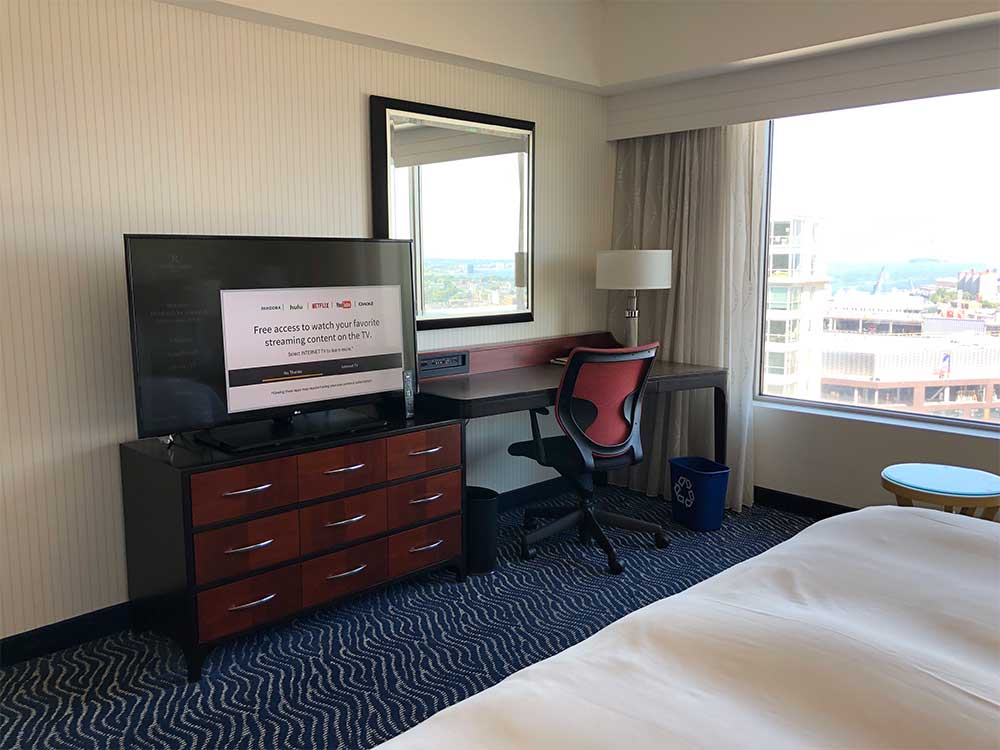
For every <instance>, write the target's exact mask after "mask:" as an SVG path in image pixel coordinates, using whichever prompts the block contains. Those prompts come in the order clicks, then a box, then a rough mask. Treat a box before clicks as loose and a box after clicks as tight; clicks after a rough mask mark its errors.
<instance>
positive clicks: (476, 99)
mask: <svg viewBox="0 0 1000 750" xmlns="http://www.w3.org/2000/svg"><path fill="white" fill-rule="evenodd" d="M374 93H377V94H382V95H386V96H391V97H400V98H405V99H415V100H418V101H425V102H431V103H435V104H442V105H446V106H453V107H460V108H464V109H472V110H479V111H484V112H491V113H497V114H503V115H509V116H512V117H517V118H523V119H528V120H534V121H535V122H536V123H537V175H536V180H537V182H536V190H537V198H536V212H537V219H536V222H537V223H536V247H537V261H536V262H537V266H536V274H537V276H536V278H537V284H538V286H537V291H536V306H537V310H536V318H537V319H536V322H534V323H532V324H517V325H510V326H496V327H488V328H471V329H461V330H458V331H436V332H427V333H423V334H421V336H420V341H419V344H420V347H421V348H424V349H428V348H439V347H446V346H454V345H461V344H474V343H486V342H490V341H498V340H511V339H517V338H529V337H537V336H547V335H555V334H560V333H570V332H576V331H584V330H591V329H599V328H602V327H603V324H604V304H603V298H602V297H601V296H599V293H598V292H595V291H594V290H593V289H592V279H593V276H592V273H593V271H592V263H593V260H592V258H593V253H594V251H595V250H597V249H599V248H605V247H607V246H608V243H609V242H610V227H609V224H610V206H611V200H610V194H611V184H612V171H613V154H612V147H611V146H610V145H609V144H607V143H606V140H605V108H604V103H603V101H602V100H601V99H600V98H598V97H596V96H592V95H589V94H583V93H579V92H574V91H569V90H562V89H558V88H553V87H548V86H545V85H541V84H535V83H529V82H525V81H521V80H516V79H513V78H507V77H503V76H499V75H494V74H490V73H485V72H481V71H474V70H470V69H465V68H462V67H456V66H452V65H447V64H443V63H437V62H432V61H427V60H420V59H415V58H408V57H405V56H401V55H399V54H395V53H389V52H384V51H379V50H374V49H369V48H365V47H361V46H355V45H351V44H346V43H343V42H338V41H334V40H330V39H325V38H320V37H315V36H310V35H305V34H301V33H296V32H291V31H285V30H280V29H276V28H271V27H268V26H262V25H256V24H252V23H248V22H244V21H240V20H236V19H232V18H227V17H223V16H217V15H211V14H208V13H203V12H199V11H195V10H190V9H186V8H181V7H177V6H173V5H166V4H161V3H157V2H152V0H63V1H60V0H0V133H2V144H0V163H2V165H3V166H2V167H0V305H2V308H3V309H2V314H0V352H2V359H0V637H2V636H6V635H11V634H14V633H18V632H21V631H24V630H27V629H30V628H34V627H38V626H41V625H45V624H47V623H51V622H54V621H58V620H62V619H65V618H68V617H72V616H74V615H78V614H81V613H84V612H88V611H92V610H95V609H99V608H101V607H105V606H108V605H112V604H116V603H119V602H122V601H124V600H125V599H126V596H127V592H126V582H125V559H124V545H123V537H122V514H121V499H120V492H119V474H118V456H117V444H118V442H119V441H122V440H126V439H129V438H131V437H133V436H134V431H135V422H134V415H133V407H132V386H131V372H130V358H129V343H128V330H127V307H126V299H125V277H124V268H123V259H122V256H123V253H122V234H123V233H125V232H200V233H211V234H216V233H229V234H301V235H335V236H336V235H339V236H365V235H367V234H369V228H370V215H369V200H370V199H369V185H368V120H367V96H368V95H369V94H374ZM525 428H526V417H524V416H523V415H511V416H509V417H503V418H496V419H492V420H482V421H480V422H475V423H473V426H472V429H471V434H470V441H469V453H470V457H471V461H472V466H471V471H470V480H471V481H473V482H478V483H485V484H489V485H492V486H494V487H497V488H498V489H509V488H511V487H515V486H518V485H520V484H524V483H528V482H532V481H537V480H538V479H541V478H544V477H546V476H548V475H546V474H542V473H540V472H539V471H537V470H532V469H531V467H530V464H529V463H528V462H526V461H524V460H517V459H511V458H509V457H507V456H506V454H505V453H503V449H504V448H505V446H506V444H507V443H509V442H510V441H511V440H513V439H521V438H523V437H524V436H525V435H526V434H527V430H526V429H525Z"/></svg>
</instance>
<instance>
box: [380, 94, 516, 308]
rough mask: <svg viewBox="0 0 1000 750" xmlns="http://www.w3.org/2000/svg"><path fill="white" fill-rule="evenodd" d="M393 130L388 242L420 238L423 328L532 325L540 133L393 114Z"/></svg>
mask: <svg viewBox="0 0 1000 750" xmlns="http://www.w3.org/2000/svg"><path fill="white" fill-rule="evenodd" d="M373 123H374V119H373ZM385 123H386V137H387V138H386V140H387V144H386V145H387V150H388V153H387V155H386V156H387V165H386V166H387V173H388V174H387V180H388V183H389V184H388V185H387V190H386V198H387V202H388V206H387V207H386V208H387V214H388V215H387V217H386V218H387V219H388V236H389V237H391V238H394V239H412V240H413V244H414V253H415V259H414V260H415V262H414V269H415V273H416V276H417V278H416V279H415V282H416V283H415V286H416V295H415V300H416V306H417V320H418V326H419V327H421V328H440V327H450V326H455V325H477V324H487V323H497V322H508V321H515V320H531V319H532V316H531V301H532V295H531V267H532V264H531V252H532V241H531V240H532V231H531V227H532V223H531V222H532V216H531V212H532V195H531V187H532V174H531V172H532V166H533V165H532V152H533V145H534V144H533V131H532V130H531V129H526V128H515V127H507V126H502V125H498V124H491V123H487V122H476V121H471V120H466V119H457V118H452V117H443V116H436V115H431V114H423V113H419V112H413V111H409V110H403V109H395V108H386V110H385ZM525 124H527V125H529V126H531V123H525ZM375 136H376V134H375V133H374V132H373V141H374V139H375Z"/></svg>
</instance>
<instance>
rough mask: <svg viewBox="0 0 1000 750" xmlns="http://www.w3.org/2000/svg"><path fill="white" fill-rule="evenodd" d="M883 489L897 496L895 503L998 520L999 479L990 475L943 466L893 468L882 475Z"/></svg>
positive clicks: (907, 465) (914, 465) (920, 465)
mask: <svg viewBox="0 0 1000 750" xmlns="http://www.w3.org/2000/svg"><path fill="white" fill-rule="evenodd" d="M882 486H883V487H884V488H885V489H887V490H888V491H889V492H891V493H892V494H893V495H895V496H896V503H897V504H899V505H904V506H912V505H913V503H915V502H919V503H930V504H931V505H941V506H944V510H945V512H946V513H952V512H954V511H955V510H956V509H958V510H959V511H960V512H961V513H962V514H963V515H966V516H975V515H976V509H977V508H981V509H982V514H981V517H982V518H985V519H986V520H988V521H992V520H993V519H994V518H996V515H997V509H998V508H1000V477H998V476H997V475H996V474H991V473H989V472H988V471H980V470H979V469H966V468H963V467H961V466H945V465H943V464H893V465H892V466H887V467H886V468H885V469H884V470H883V471H882Z"/></svg>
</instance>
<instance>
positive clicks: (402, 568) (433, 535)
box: [389, 516, 462, 578]
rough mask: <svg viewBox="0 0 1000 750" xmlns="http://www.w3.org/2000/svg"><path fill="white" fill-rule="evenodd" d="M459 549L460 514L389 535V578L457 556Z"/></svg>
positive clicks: (460, 545)
mask: <svg viewBox="0 0 1000 750" xmlns="http://www.w3.org/2000/svg"><path fill="white" fill-rule="evenodd" d="M461 551H462V517H461V516H455V517H453V518H446V519H445V520H443V521H435V522H434V523H429V524H427V525H426V526H418V527H417V528H415V529H410V530H409V531H403V532H400V533H399V534H393V535H392V536H390V537H389V577H390V578H396V577H397V576H401V575H405V574H406V573H409V572H411V571H414V570H419V569H420V568H425V567H427V566H428V565H433V564H434V563H438V562H442V561H443V560H450V559H451V558H453V557H458V555H459V553H460V552H461Z"/></svg>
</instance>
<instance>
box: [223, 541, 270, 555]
mask: <svg viewBox="0 0 1000 750" xmlns="http://www.w3.org/2000/svg"><path fill="white" fill-rule="evenodd" d="M272 544H274V540H273V539H265V540H264V541H263V542H257V543H256V544H251V545H249V546H248V547H230V548H229V549H227V550H226V554H227V555H235V554H236V553H237V552H253V551H254V550H255V549H264V547H270V546H271V545H272Z"/></svg>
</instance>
